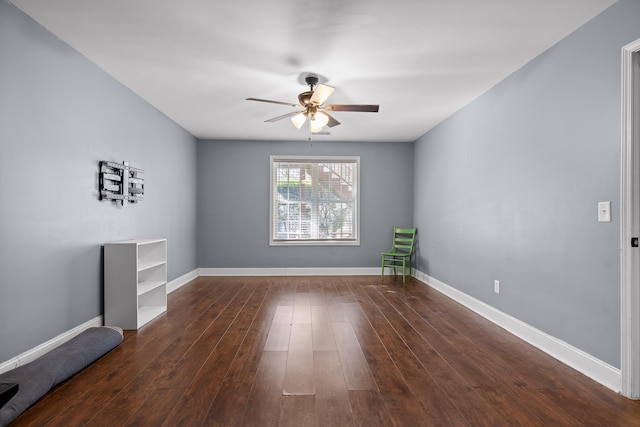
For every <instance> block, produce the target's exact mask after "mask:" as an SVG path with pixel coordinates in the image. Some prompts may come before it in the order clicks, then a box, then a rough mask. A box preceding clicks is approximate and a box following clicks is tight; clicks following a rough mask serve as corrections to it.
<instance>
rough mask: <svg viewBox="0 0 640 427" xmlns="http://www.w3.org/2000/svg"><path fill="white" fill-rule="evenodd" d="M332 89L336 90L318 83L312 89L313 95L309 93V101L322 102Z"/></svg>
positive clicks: (319, 103)
mask: <svg viewBox="0 0 640 427" xmlns="http://www.w3.org/2000/svg"><path fill="white" fill-rule="evenodd" d="M334 90H336V88H334V87H331V86H327V85H323V84H322V83H320V84H319V85H318V86H316V88H315V89H314V91H313V95H311V103H313V104H315V105H322V104H324V103H325V102H326V101H327V99H328V98H329V96H330V95H331V94H332V93H333V91H334Z"/></svg>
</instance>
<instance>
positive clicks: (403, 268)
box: [402, 257, 407, 284]
mask: <svg viewBox="0 0 640 427" xmlns="http://www.w3.org/2000/svg"><path fill="white" fill-rule="evenodd" d="M405 262H406V258H404V257H403V258H402V284H404V275H405V273H406V271H407V269H406V267H405Z"/></svg>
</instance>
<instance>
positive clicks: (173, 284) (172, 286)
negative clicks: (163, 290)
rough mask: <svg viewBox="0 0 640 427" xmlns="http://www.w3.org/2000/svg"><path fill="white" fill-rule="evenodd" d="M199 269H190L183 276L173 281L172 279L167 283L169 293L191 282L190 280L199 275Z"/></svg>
mask: <svg viewBox="0 0 640 427" xmlns="http://www.w3.org/2000/svg"><path fill="white" fill-rule="evenodd" d="M199 275H200V274H199V269H197V268H196V269H195V270H193V271H190V272H188V273H186V274H183V275H182V276H180V277H178V278H175V279H173V280H172V281H170V282H169V283H167V293H168V294H169V293H171V292H173V291H175V290H176V289H178V288H181V287H182V286H184V285H186V284H187V283H189V282H190V281H192V280H193V279H196V278H197V277H198V276H199Z"/></svg>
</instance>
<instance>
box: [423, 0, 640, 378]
mask: <svg viewBox="0 0 640 427" xmlns="http://www.w3.org/2000/svg"><path fill="white" fill-rule="evenodd" d="M639 23H640V2H638V1H628V0H622V1H620V2H619V3H617V4H615V5H614V6H612V7H611V8H610V9H608V10H606V11H605V12H604V13H603V14H601V15H600V16H598V17H596V18H595V19H594V20H592V21H591V22H589V23H587V24H586V25H585V26H583V27H582V28H580V29H579V30H578V31H576V32H575V33H573V34H571V35H570V36H569V37H567V38H566V39H564V40H563V41H561V42H560V43H558V44H557V45H556V46H554V47H553V48H552V49H550V50H548V51H547V52H545V53H544V54H542V55H540V56H539V57H538V58H536V59H535V60H534V61H532V62H531V63H529V64H528V65H526V66H525V67H524V68H522V69H520V70H519V71H517V72H516V73H514V74H513V75H511V76H510V77H509V78H507V79H506V80H505V81H503V82H501V83H500V84H499V85H497V86H496V87H494V88H493V89H491V90H490V91H489V92H487V93H486V94H485V95H483V96H482V97H480V98H479V99H477V100H476V101H475V102H473V103H471V104H470V105H468V106H467V107H465V108H464V109H462V110H461V111H459V112H458V113H457V114H455V115H454V116H452V117H450V118H449V119H448V120H446V121H445V122H443V123H442V124H441V125H439V126H438V127H436V128H435V129H433V130H432V131H431V132H429V133H428V134H426V135H425V136H423V137H422V138H420V139H419V140H418V141H417V143H416V147H415V167H414V171H415V183H414V190H415V202H414V203H415V211H414V220H415V223H416V225H417V226H418V227H419V229H420V235H421V236H420V237H421V239H420V242H421V248H420V254H419V269H420V270H421V271H423V272H425V273H427V274H429V275H430V276H432V277H435V278H436V279H438V280H440V281H442V282H444V283H446V284H449V285H451V286H453V287H455V288H458V289H460V290H461V291H463V292H465V293H467V294H469V295H471V296H474V297H476V298H478V299H480V300H481V301H484V302H486V303H488V304H490V305H492V306H494V307H496V308H498V309H499V310H501V311H503V312H505V313H508V314H510V315H512V316H514V317H516V318H518V319H521V320H522V321H524V322H526V323H528V324H530V325H532V326H534V327H536V328H539V329H540V330H542V331H544V332H547V333H549V334H551V335H553V336H555V337H557V338H559V339H561V340H564V341H566V342H568V343H569V344H572V345H574V346H576V347H578V348H580V349H582V350H584V351H586V352H587V353H589V354H592V355H593V356H595V357H597V358H599V359H601V360H603V361H605V362H607V363H609V364H611V365H613V366H616V367H620V271H619V269H620V259H619V230H620V223H619V209H618V208H619V203H620V197H619V194H620V185H619V182H620V167H619V164H620V102H621V101H620V58H621V47H622V46H624V45H626V44H628V43H629V42H631V41H633V40H635V39H637V38H639V37H640V24H639ZM608 200H609V201H611V204H612V208H613V213H612V217H613V221H612V222H611V223H598V222H597V202H598V201H608ZM494 279H498V280H500V283H501V292H500V294H499V295H498V294H495V293H494V292H493V281H494Z"/></svg>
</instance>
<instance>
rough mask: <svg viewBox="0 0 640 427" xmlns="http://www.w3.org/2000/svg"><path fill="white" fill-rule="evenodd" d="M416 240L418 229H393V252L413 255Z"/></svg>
mask: <svg viewBox="0 0 640 427" xmlns="http://www.w3.org/2000/svg"><path fill="white" fill-rule="evenodd" d="M415 238H416V228H399V227H393V247H392V249H391V250H392V251H393V252H400V253H407V254H411V253H413V243H414V241H415Z"/></svg>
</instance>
